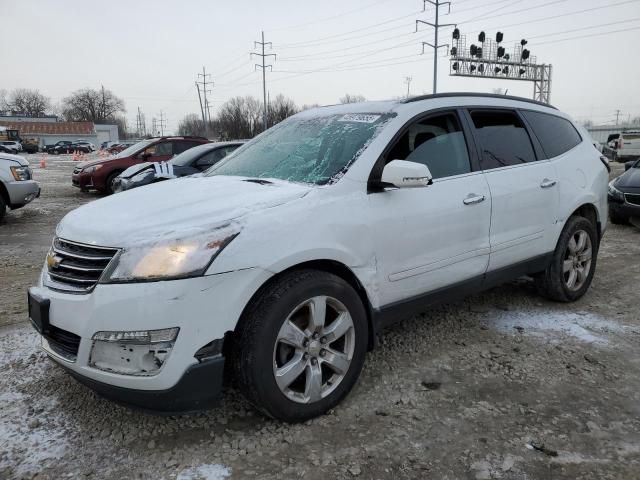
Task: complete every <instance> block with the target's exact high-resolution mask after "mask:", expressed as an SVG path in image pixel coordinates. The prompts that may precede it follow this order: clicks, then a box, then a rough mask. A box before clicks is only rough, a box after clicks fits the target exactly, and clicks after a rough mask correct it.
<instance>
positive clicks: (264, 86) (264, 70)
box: [251, 31, 276, 130]
mask: <svg viewBox="0 0 640 480" xmlns="http://www.w3.org/2000/svg"><path fill="white" fill-rule="evenodd" d="M258 45H260V46H261V47H262V53H256V52H251V56H253V55H255V56H257V57H261V58H262V65H260V64H258V63H256V66H255V68H262V94H263V97H262V98H263V114H262V123H263V126H264V130H266V129H267V68H271V69H272V70H273V66H272V65H265V60H266V58H267V57H273V59H274V60H275V59H276V54H275V53H264V47H265V46H266V45H269V48H271V47H272V46H273V45H272V44H271V42H265V41H264V31H263V32H262V41H261V42H253V46H254V48H255V47H256V46H258Z"/></svg>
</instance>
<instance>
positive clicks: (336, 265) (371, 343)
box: [224, 259, 376, 356]
mask: <svg viewBox="0 0 640 480" xmlns="http://www.w3.org/2000/svg"><path fill="white" fill-rule="evenodd" d="M295 270H317V271H321V272H326V273H331V274H333V275H336V276H337V277H340V278H341V279H342V280H344V281H345V282H347V283H348V284H349V285H350V286H351V287H352V288H353V289H354V290H355V291H356V293H357V294H358V296H359V297H360V299H361V301H362V304H363V306H364V309H365V312H366V315H367V327H368V333H367V349H368V350H372V349H373V348H374V347H375V345H376V332H375V329H374V325H373V307H372V305H371V301H370V300H369V295H368V294H367V291H366V289H365V287H364V285H363V284H362V282H361V281H360V280H359V279H358V277H357V275H356V274H355V273H354V272H353V270H352V269H351V268H349V267H348V266H347V265H345V264H344V263H342V262H339V261H336V260H330V259H317V260H309V261H304V262H300V263H297V264H295V265H291V266H289V267H287V268H285V269H284V270H281V271H279V272H278V273H276V274H274V275H272V276H271V277H269V278H268V279H266V280H265V281H264V282H263V283H262V285H260V287H258V288H257V289H256V290H255V292H254V293H253V295H251V298H250V299H249V301H248V302H247V303H246V305H245V306H244V308H243V309H242V313H241V314H240V317H239V321H238V323H237V324H236V327H235V329H234V331H233V332H228V333H227V335H225V341H224V344H225V347H224V348H225V350H224V354H225V356H228V355H229V353H230V351H229V349H231V348H234V347H233V343H234V340H232V341H231V342H229V341H228V335H230V336H231V337H233V338H235V332H236V331H237V329H238V326H239V325H240V322H241V321H242V318H243V317H244V315H245V313H246V310H247V308H248V307H249V305H251V303H252V302H253V301H254V300H255V299H256V298H257V297H258V296H259V295H260V294H261V293H262V292H263V291H264V290H265V289H266V288H268V287H269V286H270V285H271V284H272V283H273V282H275V281H277V280H278V279H279V278H280V277H282V276H283V275H285V274H287V273H290V272H292V271H295Z"/></svg>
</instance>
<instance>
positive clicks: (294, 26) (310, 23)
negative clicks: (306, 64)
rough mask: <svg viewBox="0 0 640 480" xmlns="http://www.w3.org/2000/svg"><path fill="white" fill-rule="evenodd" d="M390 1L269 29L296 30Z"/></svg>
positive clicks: (274, 30) (384, 0) (382, 1)
mask: <svg viewBox="0 0 640 480" xmlns="http://www.w3.org/2000/svg"><path fill="white" fill-rule="evenodd" d="M389 1H391V0H378V1H377V2H373V3H370V4H368V5H363V6H362V7H358V8H354V9H353V10H349V11H347V12H342V13H339V14H337V15H332V16H330V17H325V18H319V19H317V20H312V21H310V22H306V23H299V24H297V25H292V26H287V27H280V28H272V29H271V30H269V32H276V31H282V30H296V29H298V28H303V27H306V26H309V25H315V24H317V23H322V22H326V21H329V20H333V19H335V18H342V17H345V16H347V15H351V14H352V13H357V12H361V11H362V10H366V9H369V8H371V7H375V6H376V5H379V4H381V3H386V2H389Z"/></svg>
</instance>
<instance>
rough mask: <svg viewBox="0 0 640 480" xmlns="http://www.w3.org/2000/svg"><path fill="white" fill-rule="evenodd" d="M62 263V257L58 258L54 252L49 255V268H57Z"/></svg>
mask: <svg viewBox="0 0 640 480" xmlns="http://www.w3.org/2000/svg"><path fill="white" fill-rule="evenodd" d="M60 262H62V258H61V257H58V256H57V255H55V254H54V253H52V252H49V254H48V255H47V266H48V267H49V268H56V267H57V266H58V265H60Z"/></svg>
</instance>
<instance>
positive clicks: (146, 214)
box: [56, 176, 313, 247]
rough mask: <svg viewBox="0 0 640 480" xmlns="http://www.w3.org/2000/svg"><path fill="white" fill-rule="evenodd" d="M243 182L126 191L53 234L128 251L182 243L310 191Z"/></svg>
mask: <svg viewBox="0 0 640 480" xmlns="http://www.w3.org/2000/svg"><path fill="white" fill-rule="evenodd" d="M272 181H273V183H272V184H266V185H265V184H258V183H254V182H248V181H246V178H244V177H226V176H214V177H185V178H181V179H178V180H173V181H170V182H160V183H156V184H153V185H148V186H145V187H144V188H137V189H133V190H128V191H125V192H122V193H118V194H115V195H111V196H109V197H106V198H103V199H100V200H96V201H95V202H92V203H89V204H86V205H84V206H82V207H79V208H77V209H76V210H73V211H71V212H70V213H68V214H67V215H66V216H65V217H64V218H63V219H62V221H61V222H60V223H59V224H58V227H57V228H56V235H57V236H59V237H62V238H65V239H67V240H72V241H76V242H80V243H86V244H90V245H101V246H110V247H128V246H132V245H138V244H140V243H144V242H148V241H151V240H157V239H158V238H167V239H171V238H187V237H189V236H192V235H198V234H201V233H204V232H207V231H211V230H214V229H216V228H219V227H220V226H221V225H224V224H226V223H229V222H230V221H235V222H238V223H242V221H243V217H246V216H247V215H248V214H250V213H254V212H257V211H260V210H264V209H267V208H272V207H275V206H278V205H282V204H284V203H287V202H290V201H293V200H295V199H298V198H301V197H303V196H304V195H306V194H307V193H308V192H309V191H310V190H311V189H312V188H313V187H311V186H307V185H299V184H294V183H290V182H285V181H281V180H272Z"/></svg>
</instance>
